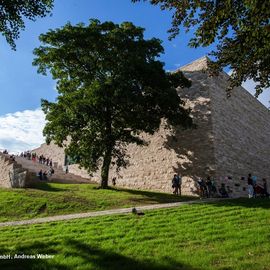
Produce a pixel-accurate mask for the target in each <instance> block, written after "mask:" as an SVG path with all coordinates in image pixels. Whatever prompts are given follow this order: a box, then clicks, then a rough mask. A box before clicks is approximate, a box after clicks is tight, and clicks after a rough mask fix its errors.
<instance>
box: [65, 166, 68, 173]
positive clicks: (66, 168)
mask: <svg viewBox="0 0 270 270" xmlns="http://www.w3.org/2000/svg"><path fill="white" fill-rule="evenodd" d="M65 172H66V173H68V165H66V167H65Z"/></svg>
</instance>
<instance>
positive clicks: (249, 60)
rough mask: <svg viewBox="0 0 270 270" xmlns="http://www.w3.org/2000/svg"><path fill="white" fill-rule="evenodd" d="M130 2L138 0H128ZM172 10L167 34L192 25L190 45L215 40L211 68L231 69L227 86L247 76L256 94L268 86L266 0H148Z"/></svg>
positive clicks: (269, 18) (268, 13)
mask: <svg viewBox="0 0 270 270" xmlns="http://www.w3.org/2000/svg"><path fill="white" fill-rule="evenodd" d="M132 1H133V2H137V1H141V0H132ZM144 1H146V0H144ZM148 1H149V2H150V3H151V4H153V5H160V7H161V9H168V10H171V11H173V17H172V27H171V29H169V32H170V34H171V35H170V38H174V37H175V36H176V35H178V34H179V32H180V28H181V26H182V27H183V28H185V29H186V30H187V31H189V30H190V29H193V28H194V27H195V33H194V37H193V38H192V39H191V40H190V43H189V45H190V46H191V47H195V48H196V47H198V46H208V45H210V44H212V43H214V42H216V41H217V42H218V45H217V48H216V50H215V51H213V52H212V53H211V55H212V56H214V58H215V63H213V65H212V68H213V70H216V71H218V70H221V69H223V68H224V67H226V66H228V67H230V68H231V69H232V71H233V73H232V76H231V88H232V87H233V86H239V85H241V83H242V82H243V81H245V80H247V79H253V80H254V81H255V82H256V83H257V86H256V95H257V96H258V95H259V94H260V93H261V92H262V91H263V89H264V88H267V87H269V86H270V42H269V41H270V1H264V0H253V1H251V0H237V1H233V0H213V1H208V0H190V1H187V0H183V1H178V0H148Z"/></svg>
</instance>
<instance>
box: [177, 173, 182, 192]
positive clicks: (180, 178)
mask: <svg viewBox="0 0 270 270" xmlns="http://www.w3.org/2000/svg"><path fill="white" fill-rule="evenodd" d="M177 177H178V181H179V195H180V196H181V194H182V176H181V174H178V175H177Z"/></svg>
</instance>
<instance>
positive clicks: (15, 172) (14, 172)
mask: <svg viewBox="0 0 270 270" xmlns="http://www.w3.org/2000/svg"><path fill="white" fill-rule="evenodd" d="M32 176H33V175H32V174H31V173H29V172H28V170H25V169H24V168H22V166H21V165H19V164H17V162H16V161H13V160H12V159H10V157H9V156H8V155H4V154H2V153H0V187H4V188H23V187H28V186H30V185H31V184H32V181H33V177H32Z"/></svg>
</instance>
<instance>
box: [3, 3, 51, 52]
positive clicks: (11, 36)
mask: <svg viewBox="0 0 270 270" xmlns="http://www.w3.org/2000/svg"><path fill="white" fill-rule="evenodd" d="M52 7H53V0H0V32H1V33H2V35H3V36H4V37H5V38H6V40H7V42H8V43H9V45H10V46H11V48H12V49H14V50H15V48H16V45H15V40H16V39H18V38H19V36H20V31H21V30H23V29H24V28H25V24H24V21H23V18H27V19H29V20H32V21H34V20H35V19H36V17H45V16H46V15H47V14H48V13H49V12H50V10H51V9H52Z"/></svg>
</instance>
